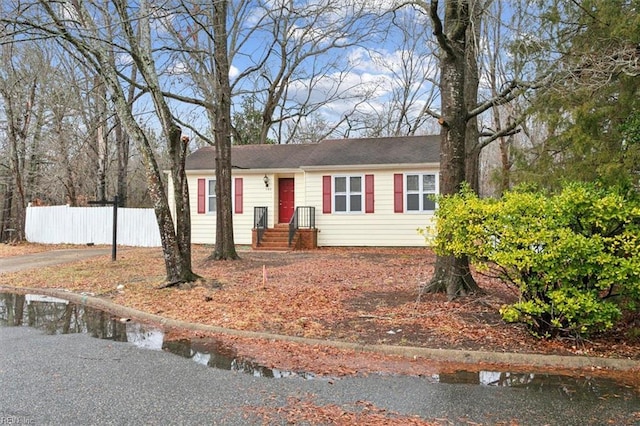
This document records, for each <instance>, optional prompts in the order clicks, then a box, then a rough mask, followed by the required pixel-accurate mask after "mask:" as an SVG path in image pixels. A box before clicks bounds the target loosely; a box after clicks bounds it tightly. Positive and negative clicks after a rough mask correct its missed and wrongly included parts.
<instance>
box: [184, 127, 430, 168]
mask: <svg viewBox="0 0 640 426" xmlns="http://www.w3.org/2000/svg"><path fill="white" fill-rule="evenodd" d="M439 157H440V137H439V136H437V135H431V136H399V137H387V138H362V139H332V140H324V141H322V142H320V143H317V144H290V145H239V146H233V147H232V148H231V164H232V166H233V167H236V168H243V169H292V168H300V167H311V166H349V165H385V164H418V163H437V162H438V161H439V159H440V158H439ZM186 168H187V170H212V169H214V168H215V159H214V148H213V147H211V146H208V147H204V148H200V149H199V150H197V151H196V152H194V153H193V154H191V155H189V156H188V157H187V160H186Z"/></svg>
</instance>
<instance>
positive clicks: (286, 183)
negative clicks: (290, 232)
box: [278, 178, 295, 223]
mask: <svg viewBox="0 0 640 426" xmlns="http://www.w3.org/2000/svg"><path fill="white" fill-rule="evenodd" d="M293 188H294V181H293V178H280V179H278V202H279V204H278V205H279V207H278V222H279V223H289V221H290V220H291V216H293V209H294V208H295V204H294V199H295V197H294V193H293Z"/></svg>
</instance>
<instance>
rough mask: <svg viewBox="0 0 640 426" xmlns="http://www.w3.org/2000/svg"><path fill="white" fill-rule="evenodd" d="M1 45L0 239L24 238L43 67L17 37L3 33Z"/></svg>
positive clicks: (36, 140) (32, 51)
mask: <svg viewBox="0 0 640 426" xmlns="http://www.w3.org/2000/svg"><path fill="white" fill-rule="evenodd" d="M2 43H3V44H2V46H1V56H2V64H3V65H2V67H1V68H0V100H1V101H2V104H3V106H4V119H5V120H6V121H5V123H6V124H5V126H6V128H5V130H4V132H5V136H6V141H7V146H6V147H5V151H6V152H5V156H4V158H5V161H3V163H4V164H3V166H4V167H6V171H7V173H6V179H5V182H4V183H5V188H4V192H3V200H2V212H1V213H2V214H1V217H0V241H5V240H6V239H7V238H8V237H9V234H11V237H12V238H15V239H18V240H22V239H23V238H24V223H25V213H26V207H27V200H28V196H29V194H28V193H27V191H28V187H27V186H26V181H27V179H28V178H29V177H30V176H31V175H30V173H29V168H28V155H29V154H28V153H29V152H30V151H31V147H30V146H29V144H30V143H34V144H37V143H38V139H37V138H31V137H30V136H32V135H33V132H32V130H33V126H34V123H36V125H37V124H38V123H39V122H40V121H39V120H38V119H37V117H36V116H37V115H38V113H39V111H38V109H37V107H36V99H37V96H38V90H39V84H40V81H41V78H42V76H43V71H44V69H43V68H42V66H41V65H42V62H41V61H40V59H41V58H40V57H39V53H41V52H39V51H38V50H31V51H29V50H28V49H24V50H21V48H20V46H18V44H17V42H16V41H15V39H14V37H12V36H10V35H6V36H3V40H2Z"/></svg>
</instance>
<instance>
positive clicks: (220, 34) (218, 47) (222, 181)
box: [212, 0, 238, 260]
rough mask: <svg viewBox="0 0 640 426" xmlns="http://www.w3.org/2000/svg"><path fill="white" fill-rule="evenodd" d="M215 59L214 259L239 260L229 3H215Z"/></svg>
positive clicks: (223, 0)
mask: <svg viewBox="0 0 640 426" xmlns="http://www.w3.org/2000/svg"><path fill="white" fill-rule="evenodd" d="M213 5H214V16H213V32H214V34H213V37H214V59H215V66H216V73H215V74H216V85H215V87H216V102H217V104H216V111H215V123H216V128H215V131H214V134H215V155H216V221H217V224H216V246H215V251H214V253H213V256H212V257H213V258H214V259H218V260H221V259H227V260H228V259H238V253H237V252H236V247H235V243H234V238H233V211H232V203H231V87H230V85H229V55H228V52H227V42H228V40H227V1H226V0H220V1H215V2H213Z"/></svg>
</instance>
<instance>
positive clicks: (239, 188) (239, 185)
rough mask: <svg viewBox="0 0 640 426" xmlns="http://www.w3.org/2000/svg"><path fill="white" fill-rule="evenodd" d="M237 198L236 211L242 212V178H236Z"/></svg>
mask: <svg viewBox="0 0 640 426" xmlns="http://www.w3.org/2000/svg"><path fill="white" fill-rule="evenodd" d="M235 187H236V198H235V212H236V213H238V214H241V213H242V195H243V194H242V178H236V182H235Z"/></svg>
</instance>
